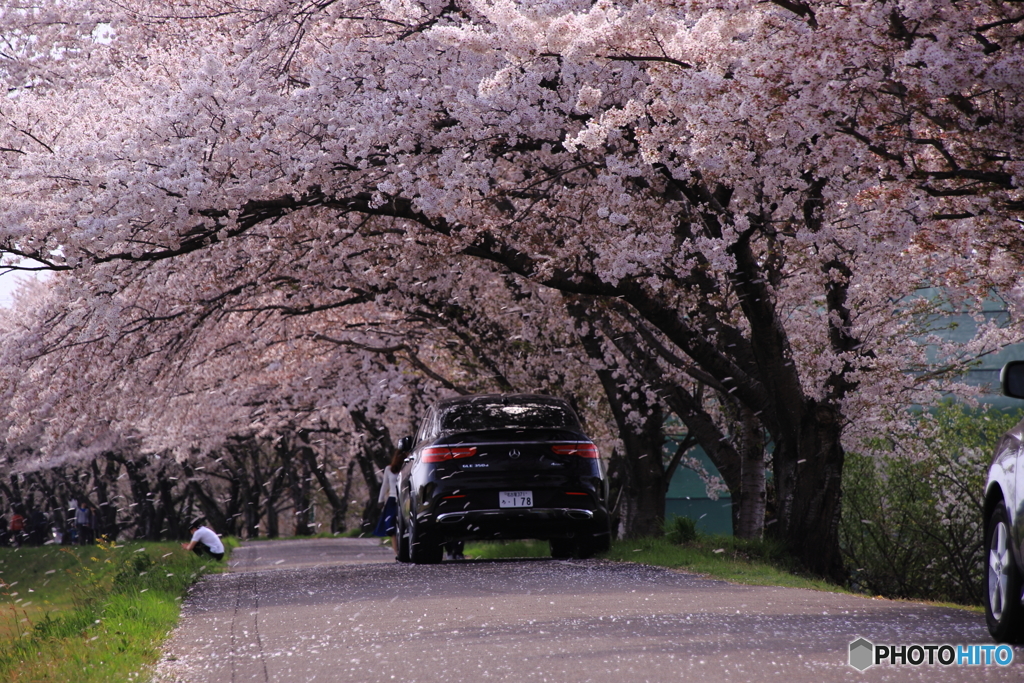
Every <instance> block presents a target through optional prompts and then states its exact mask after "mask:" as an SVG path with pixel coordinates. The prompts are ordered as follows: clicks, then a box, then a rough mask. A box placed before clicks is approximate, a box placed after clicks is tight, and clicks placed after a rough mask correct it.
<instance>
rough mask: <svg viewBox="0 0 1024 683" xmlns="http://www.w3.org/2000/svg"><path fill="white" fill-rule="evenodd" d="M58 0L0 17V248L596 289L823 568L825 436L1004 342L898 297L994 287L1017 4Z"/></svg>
mask: <svg viewBox="0 0 1024 683" xmlns="http://www.w3.org/2000/svg"><path fill="white" fill-rule="evenodd" d="M88 4H89V5H90V7H89V8H86V7H85V4H83V5H79V4H77V3H74V2H54V3H52V4H51V5H45V4H44V6H45V7H46V8H47V12H50V13H52V15H53V16H52V17H51V16H49V15H46V16H44V15H45V14H46V13H45V12H44V13H40V12H38V11H37V10H34V9H33V10H29V9H24V10H14V11H8V12H7V13H5V14H4V15H3V17H2V18H3V19H4V20H6V21H10V22H15V23H18V22H21V23H20V25H22V26H24V22H25V17H28V16H31V17H33V22H32V28H30V29H24V28H22V33H21V34H20V35H22V36H29V35H31V36H32V40H27V39H24V38H23V39H20V42H19V41H16V42H18V44H17V45H16V46H15V48H16V49H14V50H12V54H14V57H12V58H11V59H9V60H8V64H7V65H6V66H5V69H6V71H5V73H4V78H5V81H6V82H7V84H8V90H9V92H11V93H12V95H11V97H9V98H8V105H7V106H5V108H4V109H3V111H2V116H3V123H4V129H3V131H2V133H0V148H3V150H4V152H3V154H4V158H5V160H6V161H7V163H8V169H9V175H10V176H11V178H12V180H13V183H14V184H13V186H12V188H13V189H12V191H11V192H9V193H8V194H7V195H5V196H4V197H2V198H0V217H2V219H0V225H2V226H3V231H4V233H3V237H2V240H0V248H2V249H3V250H4V251H6V252H7V253H9V254H13V255H17V256H28V257H32V258H34V259H37V260H38V261H39V262H42V263H44V264H46V266H47V267H49V268H52V269H54V270H72V271H76V272H78V273H79V277H78V278H77V280H76V281H77V282H79V283H81V284H82V286H84V287H85V288H86V289H87V290H88V293H89V296H88V297H86V298H83V299H82V301H83V302H87V303H88V305H89V306H92V307H95V308H94V309H93V310H94V313H93V315H94V316H96V319H97V320H102V319H103V317H104V315H106V313H104V311H110V309H108V308H107V304H104V303H101V301H102V298H103V296H104V295H105V294H109V293H112V292H116V291H120V290H122V289H125V288H127V287H128V286H129V285H130V284H132V283H139V284H141V283H147V282H148V284H149V286H150V287H151V288H153V289H156V288H164V287H170V288H171V289H172V291H173V292H174V297H175V298H176V300H178V301H180V302H182V304H183V305H184V304H185V302H195V303H196V305H197V307H198V308H199V309H202V302H203V301H204V300H207V299H208V297H209V295H210V294H211V292H210V291H204V290H203V287H204V286H206V285H205V283H208V282H210V281H211V279H212V280H213V281H218V280H220V279H221V278H224V279H231V280H232V281H234V282H238V286H241V287H243V288H244V287H249V288H251V289H252V291H253V292H260V294H261V295H263V294H264V293H265V291H267V290H268V289H274V288H275V287H276V288H277V289H276V290H274V291H275V292H276V294H277V295H278V296H281V297H286V296H287V294H286V290H289V288H290V287H293V286H297V287H300V288H305V289H298V290H297V291H295V292H294V297H293V298H296V299H297V300H298V301H299V302H302V301H304V298H305V297H311V300H310V302H308V303H303V304H302V305H310V306H326V305H328V304H326V303H324V302H323V301H319V302H317V303H314V302H313V301H312V299H319V298H320V297H323V300H327V299H328V298H329V297H330V296H334V297H335V298H334V299H333V304H334V305H338V306H341V305H345V304H344V303H343V302H344V301H345V297H347V296H350V291H349V284H345V281H346V280H347V278H348V273H349V272H350V271H351V269H352V268H353V266H352V265H350V263H357V264H358V265H357V266H355V267H357V268H359V269H361V270H360V275H361V276H362V277H363V278H365V279H371V280H372V279H376V280H377V285H376V286H377V287H378V288H381V289H387V288H388V287H391V286H393V285H394V284H395V283H397V282H399V281H400V275H401V273H402V272H408V270H409V268H410V267H411V268H415V267H416V266H417V265H420V266H421V267H423V268H424V269H429V271H430V272H431V273H432V274H434V277H435V278H440V279H444V278H451V276H452V274H451V272H449V270H450V267H451V265H452V263H453V262H454V259H456V257H469V258H472V259H479V260H483V261H486V262H488V263H490V264H493V266H494V267H496V268H498V269H500V270H501V271H503V272H505V273H507V274H508V275H509V276H514V277H517V278H520V279H521V280H523V281H524V282H529V283H531V285H532V286H541V287H547V288H550V289H554V290H558V291H560V292H563V293H566V294H569V295H578V296H585V297H592V298H595V299H598V300H607V301H614V302H618V304H617V305H622V306H625V307H627V309H628V311H629V315H628V316H623V317H622V320H626V321H630V325H631V326H632V328H633V332H632V334H635V335H636V337H637V338H638V339H643V340H645V343H644V346H643V348H645V349H647V350H648V352H650V351H656V352H657V353H658V357H657V362H658V363H662V364H664V365H665V366H667V367H671V368H672V369H673V371H674V372H679V373H682V374H684V375H685V376H687V377H689V378H691V379H694V380H697V381H699V382H701V383H702V384H703V385H704V386H707V387H710V388H711V389H712V390H713V391H715V392H716V393H717V394H718V395H720V396H724V397H729V398H728V400H727V401H726V402H723V403H722V405H726V403H731V404H732V405H733V407H734V408H735V409H736V410H738V411H739V413H737V414H738V415H740V417H741V419H740V423H749V422H750V420H756V421H758V422H760V425H761V426H762V427H763V429H764V430H765V432H766V433H767V435H768V436H769V437H770V439H771V441H772V443H773V445H774V450H773V468H774V478H773V479H774V486H775V495H776V503H777V507H778V518H777V519H778V521H777V524H775V525H773V526H774V528H775V533H777V534H778V535H779V536H780V537H781V538H783V539H784V540H785V541H786V542H787V544H788V545H789V547H790V548H791V550H792V551H793V552H794V553H795V554H796V555H797V556H798V557H800V558H801V559H802V560H803V561H804V562H805V564H806V565H807V566H808V567H809V568H811V569H813V570H814V571H817V572H819V573H822V574H828V575H832V576H835V577H841V576H842V568H841V561H840V556H839V552H838V536H837V533H836V523H837V520H838V512H839V505H840V499H839V496H840V488H839V482H840V477H841V473H842V466H843V458H844V452H845V449H847V448H849V447H851V446H854V447H860V445H861V444H862V440H863V438H864V437H865V436H868V435H871V434H873V433H876V431H877V430H878V429H879V428H881V427H883V426H884V425H885V424H886V421H887V420H890V419H896V418H898V416H899V415H900V414H901V412H900V411H901V409H902V406H905V405H907V404H909V403H913V402H928V401H930V400H931V399H932V397H934V395H935V394H934V392H935V391H936V390H938V389H939V388H942V385H941V381H942V380H943V379H944V378H947V377H948V376H950V374H951V373H952V374H955V372H956V371H957V370H958V369H959V368H961V367H963V364H964V363H966V362H969V361H970V359H971V358H973V357H976V356H977V355H979V354H982V353H986V352H988V351H990V350H992V349H993V348H997V347H998V346H1000V345H1002V344H1004V343H1007V342H1009V341H1014V340H1016V339H1017V337H1016V336H1015V335H1014V333H1012V332H1011V331H1007V330H1000V329H997V328H995V327H993V326H985V325H982V326H980V327H979V333H978V335H977V337H976V339H975V340H974V341H973V342H972V343H971V344H969V345H967V346H962V347H956V348H953V347H942V348H939V350H938V351H939V353H938V355H932V356H929V354H928V352H927V348H929V347H928V346H927V344H926V342H927V341H928V339H926V338H925V337H924V336H922V335H923V333H924V332H926V331H927V329H926V328H925V329H923V328H922V324H921V321H922V319H923V318H922V316H923V315H924V314H925V313H927V312H928V310H929V309H931V308H934V307H935V306H936V305H937V302H936V301H935V300H934V299H926V298H921V297H916V294H917V293H918V292H919V291H920V290H921V289H922V288H925V287H928V288H939V291H941V292H942V296H944V297H946V298H948V300H949V302H950V304H951V305H955V306H956V307H957V308H958V309H968V310H969V309H971V307H972V306H975V305H976V304H978V303H979V302H980V301H981V300H982V299H983V298H984V297H985V296H986V295H987V294H988V292H990V291H991V289H992V288H998V289H999V291H1000V292H1002V293H1003V294H1004V296H1006V297H1007V298H1008V299H1009V301H1010V305H1011V310H1012V311H1013V313H1014V314H1015V315H1016V313H1017V307H1018V306H1019V304H1020V301H1019V296H1020V293H1021V289H1020V283H1019V279H1018V278H1019V275H1018V273H1019V258H1017V257H1016V256H1015V255H1014V254H1012V253H1008V252H1007V251H1006V250H1005V249H1003V248H1001V245H1003V244H1005V243H1006V235H1013V234H1015V233H1014V232H1013V231H1014V230H1016V227H1015V226H1016V224H1015V223H1013V221H1014V220H1015V219H1016V218H1018V217H1019V214H1020V208H1021V201H1022V197H1021V190H1020V185H1021V183H1020V174H1021V159H1020V149H1021V140H1020V136H1021V131H1022V130H1024V127H1022V126H1021V125H1020V124H1021V99H1020V94H1021V93H1020V90H1021V87H1022V86H1021V84H1020V79H1019V73H1020V70H1021V69H1020V67H1021V50H1022V49H1024V48H1022V43H1021V41H1020V39H1019V38H1020V27H1021V24H1022V22H1024V19H1022V18H1021V16H1020V14H1019V8H1018V7H1017V3H1013V2H1002V1H999V0H972V1H970V2H961V3H956V4H954V5H950V4H948V3H942V2H938V1H937V0H903V1H901V2H892V1H888V2H882V1H881V0H878V1H870V0H865V1H864V2H860V3H856V4H847V5H832V4H825V3H814V2H792V1H789V0H786V1H783V0H777V1H776V2H772V3H762V2H752V1H749V0H720V1H718V2H712V3H703V2H702V3H689V2H658V1H653V0H649V1H646V2H633V3H614V2H608V1H599V2H584V1H582V0H563V1H556V0H552V1H551V2H544V3H515V2H511V1H510V0H495V1H486V0H476V1H468V0H467V1H465V2H459V1H457V0H456V1H453V2H447V3H442V2H411V1H409V2H382V3H379V4H377V3H355V2H334V3H323V4H312V5H302V4H298V3H291V2H287V1H285V0H282V1H280V2H277V3H272V4H270V5H266V6H264V5H260V6H247V5H244V4H237V3H234V4H230V5H228V4H225V3H220V2H216V1H214V0H209V1H192V2H182V3H175V5H174V7H173V8H168V7H166V6H164V5H163V4H162V3H151V2H145V1H144V0H138V1H137V2H129V3H125V4H117V5H114V4H111V5H109V6H107V5H105V4H102V3H99V4H97V3H88ZM97 8H98V9H97ZM19 11H20V12H21V14H18V12H19ZM58 15H59V16H58ZM69 17H70V18H71V20H69ZM48 22H49V23H48ZM108 28H109V33H105V34H104V35H105V37H103V38H102V39H101V38H99V37H97V34H96V32H97V30H100V31H107V29H108ZM68 74H74V76H75V77H74V78H70V77H69V76H68ZM278 252H280V253H283V254H286V255H288V257H290V258H291V259H293V261H292V265H291V267H290V268H288V269H282V268H280V267H279V266H280V265H281V263H282V260H281V259H278V258H277V253H278ZM161 264H178V265H170V266H166V267H165V266H163V265H161ZM271 264H273V267H271ZM176 269H177V270H176ZM200 272H201V273H202V275H203V276H202V277H196V274H197V273H200ZM147 278H148V279H147ZM423 281H425V282H426V281H428V280H427V279H424V280H423ZM246 283H248V284H246ZM224 291H226V290H220V291H218V292H217V293H216V294H215V295H221V294H223V293H224ZM314 293H315V294H314ZM356 296H358V295H356ZM83 305H84V303H83ZM274 305H279V306H286V307H287V306H291V305H292V304H290V303H275V304H274ZM115 313H117V314H119V312H117V311H113V312H111V315H114V314H115ZM193 313H194V312H188V313H187V315H186V317H187V316H190V315H192V314H193ZM150 318H151V319H147V320H145V321H142V320H140V324H141V323H145V324H150V323H153V324H155V323H156V322H158V319H159V318H161V315H156V316H150ZM172 327H173V326H172ZM637 348H640V347H637ZM214 376H215V375H211V377H214ZM83 381H84V380H83ZM687 381H689V380H687ZM680 386H683V385H682V384H680ZM638 395H639V394H638ZM681 395H682V394H680V396H681ZM656 405H659V404H657V402H655V403H654V404H651V403H647V404H645V405H639V404H638V405H637V406H635V407H636V408H637V409H638V410H655V409H656V408H655V406H656ZM676 409H677V410H679V411H684V410H685V408H684V407H682V405H681V404H677V408H676ZM634 422H635V421H634ZM748 433H752V432H751V431H750V430H748Z"/></svg>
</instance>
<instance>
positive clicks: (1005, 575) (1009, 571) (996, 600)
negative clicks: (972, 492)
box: [985, 501, 1024, 642]
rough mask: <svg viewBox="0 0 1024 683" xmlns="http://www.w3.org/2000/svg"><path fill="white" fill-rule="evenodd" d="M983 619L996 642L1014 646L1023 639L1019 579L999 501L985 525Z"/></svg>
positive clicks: (1008, 523)
mask: <svg viewBox="0 0 1024 683" xmlns="http://www.w3.org/2000/svg"><path fill="white" fill-rule="evenodd" d="M985 528H986V530H987V535H986V538H985V550H986V551H987V558H986V567H985V619H986V621H987V622H988V630H989V633H991V634H992V637H993V638H995V639H996V640H997V641H999V642H1017V641H1019V640H1020V639H1021V636H1022V635H1024V607H1022V606H1021V575H1020V571H1019V570H1018V569H1017V565H1016V563H1015V562H1014V559H1013V548H1012V547H1011V545H1010V543H1011V542H1010V521H1009V516H1008V515H1007V514H1006V507H1005V506H1004V505H1003V503H1002V501H1000V502H999V504H998V505H996V507H995V509H994V510H993V511H992V514H991V515H990V516H989V518H988V524H987V525H986V527H985Z"/></svg>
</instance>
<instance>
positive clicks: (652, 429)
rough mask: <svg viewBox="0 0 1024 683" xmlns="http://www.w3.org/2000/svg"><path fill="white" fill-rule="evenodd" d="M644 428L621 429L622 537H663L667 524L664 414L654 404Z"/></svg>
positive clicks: (620, 514)
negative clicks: (622, 451) (663, 450)
mask: <svg viewBox="0 0 1024 683" xmlns="http://www.w3.org/2000/svg"><path fill="white" fill-rule="evenodd" d="M649 410H650V411H651V412H650V414H649V416H648V418H647V419H646V420H645V422H644V426H643V429H642V430H641V431H639V432H637V431H634V430H635V428H634V427H632V426H631V425H625V426H624V428H620V438H621V439H622V442H623V447H624V450H625V456H624V457H623V460H622V466H621V469H620V472H622V473H623V475H624V477H623V481H621V482H620V486H621V487H622V489H621V491H622V494H621V495H622V497H621V503H620V508H619V529H618V531H619V535H620V536H621V537H622V538H642V537H645V536H660V535H661V533H662V532H663V530H664V525H665V492H666V490H667V488H668V487H667V486H666V481H665V468H664V463H663V462H662V448H663V446H664V443H665V435H664V432H663V431H662V422H663V421H664V416H663V415H662V412H661V410H660V408H658V407H657V406H651V407H650V408H649Z"/></svg>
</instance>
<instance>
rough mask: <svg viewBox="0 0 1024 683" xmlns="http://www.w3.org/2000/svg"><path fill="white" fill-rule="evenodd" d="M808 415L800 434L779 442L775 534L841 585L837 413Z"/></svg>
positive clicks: (822, 409) (817, 408) (820, 409)
mask: <svg viewBox="0 0 1024 683" xmlns="http://www.w3.org/2000/svg"><path fill="white" fill-rule="evenodd" d="M807 413H808V414H807V415H806V416H805V418H804V420H803V422H802V429H801V430H800V432H799V433H798V434H794V435H792V436H791V437H790V438H777V439H776V445H775V452H774V457H773V473H774V475H775V492H776V494H775V495H776V504H777V507H778V518H777V519H778V522H777V524H775V525H773V526H774V528H773V529H772V533H773V535H775V536H776V537H778V538H779V539H781V540H782V541H783V542H784V543H785V544H786V547H787V548H788V549H789V551H790V552H791V553H792V554H793V555H794V556H795V557H796V558H797V559H799V560H800V561H801V562H802V563H803V565H804V566H805V567H806V568H807V569H808V570H810V571H811V572H814V573H815V574H818V575H820V576H825V577H828V578H830V579H832V580H833V581H836V582H838V583H843V582H845V581H846V578H847V577H846V573H845V571H844V569H843V560H842V555H841V552H840V548H839V517H840V509H841V508H840V505H841V492H842V473H843V462H844V460H845V453H844V452H843V448H842V445H841V443H840V440H839V439H840V435H841V427H840V424H839V420H838V419H837V418H838V417H839V415H838V410H836V409H835V408H831V407H828V406H824V405H819V404H814V403H812V407H811V410H808V411H807ZM785 436H787V437H788V436H789V435H785Z"/></svg>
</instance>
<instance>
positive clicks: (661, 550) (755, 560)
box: [603, 535, 847, 592]
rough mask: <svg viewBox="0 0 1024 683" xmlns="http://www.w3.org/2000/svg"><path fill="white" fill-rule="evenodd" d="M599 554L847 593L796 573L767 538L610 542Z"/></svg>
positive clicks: (707, 573)
mask: <svg viewBox="0 0 1024 683" xmlns="http://www.w3.org/2000/svg"><path fill="white" fill-rule="evenodd" d="M603 557H604V558H606V559H609V560H617V561H620V562H639V563H642V564H650V565H654V566H657V567H669V568H672V569H682V570H685V571H688V572H693V573H695V574H702V575H705V576H709V577H712V578H715V579H722V580H725V581H731V582H733V583H742V584H747V585H752V586H789V587H793V588H811V589H814V590H826V591H840V592H847V591H846V589H844V588H842V587H841V586H837V585H835V584H833V583H829V582H828V581H825V580H824V579H819V578H815V577H811V576H805V575H803V574H800V573H799V572H797V571H796V570H795V565H794V564H793V563H792V561H791V560H790V559H789V558H788V557H787V556H786V553H785V551H783V550H782V548H781V546H780V545H778V544H776V543H773V542H772V541H767V540H758V541H754V540H748V539H742V538H735V537H733V536H703V535H701V536H698V537H697V539H696V540H694V541H692V542H690V543H687V544H685V545H676V544H674V543H671V542H670V541H668V540H666V539H665V538H642V539H637V540H632V541H612V548H611V550H609V551H608V552H607V553H605V554H604V555H603Z"/></svg>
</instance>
